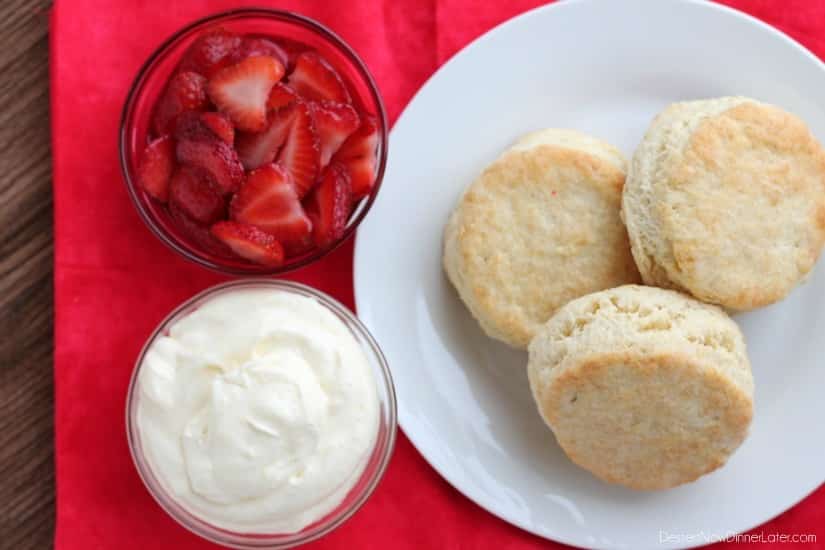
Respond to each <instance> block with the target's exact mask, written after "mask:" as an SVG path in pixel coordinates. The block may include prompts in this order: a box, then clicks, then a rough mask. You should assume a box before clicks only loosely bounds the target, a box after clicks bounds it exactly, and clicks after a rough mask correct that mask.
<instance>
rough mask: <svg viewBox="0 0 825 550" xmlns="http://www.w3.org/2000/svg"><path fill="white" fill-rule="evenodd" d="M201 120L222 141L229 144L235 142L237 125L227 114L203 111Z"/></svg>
mask: <svg viewBox="0 0 825 550" xmlns="http://www.w3.org/2000/svg"><path fill="white" fill-rule="evenodd" d="M201 120H202V121H203V123H204V124H205V125H206V126H207V128H209V129H210V130H211V131H212V133H213V134H215V135H216V136H218V137H219V138H221V140H222V141H224V142H226V143H227V144H228V145H232V144H233V143H235V127H234V126H232V123H231V122H229V118H228V117H227V116H226V115H224V114H222V113H212V112H209V113H202V114H201Z"/></svg>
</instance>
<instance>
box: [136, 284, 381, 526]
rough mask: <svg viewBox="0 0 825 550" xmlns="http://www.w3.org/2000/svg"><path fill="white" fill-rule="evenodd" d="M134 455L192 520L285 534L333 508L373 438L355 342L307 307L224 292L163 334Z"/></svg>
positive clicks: (261, 292)
mask: <svg viewBox="0 0 825 550" xmlns="http://www.w3.org/2000/svg"><path fill="white" fill-rule="evenodd" d="M138 391H139V398H138V399H139V402H138V405H137V415H136V423H137V428H138V431H139V435H140V439H141V443H142V448H143V454H144V456H145V458H146V460H147V462H148V465H149V467H150V468H151V470H152V472H153V473H154V474H155V476H156V477H157V478H158V479H159V481H160V482H161V483H162V485H163V486H164V488H165V489H166V490H167V491H168V492H169V493H170V494H171V495H172V496H173V498H174V499H175V500H176V502H178V503H179V504H180V505H181V506H183V507H184V508H185V509H187V510H188V511H189V512H191V513H192V514H194V515H195V516H197V517H199V518H200V519H202V520H204V521H206V522H208V523H210V524H212V525H214V526H217V527H220V528H223V529H228V530H231V531H235V532H243V533H293V532H297V531H300V530H301V529H302V528H304V527H305V526H307V525H309V524H310V523H312V522H314V521H316V520H318V519H320V518H321V517H323V516H324V515H326V514H327V513H328V512H330V511H331V510H332V509H334V508H335V507H336V506H337V505H338V504H339V503H340V502H341V501H342V500H343V498H344V497H345V496H346V494H347V492H349V490H350V489H351V488H352V486H353V485H354V484H355V483H356V481H357V480H358V478H359V477H360V475H361V473H362V472H363V469H364V467H365V465H366V461H367V459H368V457H369V454H370V452H371V450H372V446H373V443H374V441H375V437H376V434H377V431H378V422H379V404H378V396H377V389H376V381H375V377H374V376H373V373H372V370H371V368H370V365H369V363H368V362H367V358H366V356H365V355H364V352H363V350H362V349H361V347H360V346H359V344H358V342H357V341H356V339H355V337H354V336H353V335H352V333H351V332H350V331H349V329H348V328H347V327H346V325H344V323H343V322H342V321H341V320H340V319H338V318H337V317H336V316H335V315H334V314H333V313H332V312H330V311H329V310H328V309H326V308H325V307H324V306H322V305H321V304H319V303H318V302H317V301H316V300H314V299H312V298H307V297H304V296H299V295H296V294H292V293H287V292H283V291H280V290H274V289H266V288H259V289H243V290H240V289H239V290H233V291H225V292H224V293H223V294H219V295H217V296H215V297H213V298H211V299H209V300H208V301H207V302H206V303H204V304H203V305H202V306H201V307H199V308H198V309H197V310H196V311H194V312H193V313H191V314H189V315H187V316H186V317H184V318H182V319H180V320H178V321H177V322H175V323H174V324H172V325H171V326H170V327H169V330H168V334H166V335H163V336H160V337H158V338H157V339H156V340H155V341H154V342H153V343H152V345H151V347H150V348H149V349H148V350H147V353H146V355H145V357H144V360H143V363H142V365H141V368H140V374H139V376H138Z"/></svg>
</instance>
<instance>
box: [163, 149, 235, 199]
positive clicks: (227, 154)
mask: <svg viewBox="0 0 825 550" xmlns="http://www.w3.org/2000/svg"><path fill="white" fill-rule="evenodd" d="M176 153H177V157H178V162H180V163H181V164H189V165H191V166H194V167H198V168H202V169H204V170H205V171H206V172H207V173H208V174H209V175H210V176H211V177H212V180H213V181H214V182H215V183H216V184H217V186H218V188H219V189H220V190H221V192H223V193H224V194H227V193H234V192H235V191H237V189H238V187H240V185H241V182H243V178H244V172H243V165H242V164H241V161H240V160H239V159H238V155H237V154H236V153H235V150H234V149H233V148H232V147H230V146H229V145H227V144H226V143H225V142H223V141H221V140H219V139H218V138H216V137H214V136H213V137H212V138H211V139H184V140H180V141H178V145H177V148H176Z"/></svg>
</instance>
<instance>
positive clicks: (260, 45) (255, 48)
mask: <svg viewBox="0 0 825 550" xmlns="http://www.w3.org/2000/svg"><path fill="white" fill-rule="evenodd" d="M260 55H268V56H269V57H274V58H275V59H277V60H278V61H279V62H280V63H281V65H283V66H284V67H286V66H287V63H288V62H289V57H288V56H287V53H286V52H285V51H284V49H283V48H282V47H280V46H279V45H278V44H276V43H275V42H273V41H272V40H267V39H266V38H258V37H254V36H245V37H243V38H241V45H240V46H239V47H238V49H237V50H235V51H234V52H233V53H232V56H231V61H232V63H233V64H234V63H238V62H239V61H243V60H244V59H246V58H247V57H256V56H260Z"/></svg>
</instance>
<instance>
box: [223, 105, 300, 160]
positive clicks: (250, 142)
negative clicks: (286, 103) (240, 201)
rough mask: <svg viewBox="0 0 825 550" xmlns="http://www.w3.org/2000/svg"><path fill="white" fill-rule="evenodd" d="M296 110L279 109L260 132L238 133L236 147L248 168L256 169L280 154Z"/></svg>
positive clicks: (289, 108)
mask: <svg viewBox="0 0 825 550" xmlns="http://www.w3.org/2000/svg"><path fill="white" fill-rule="evenodd" d="M294 114H295V110H294V109H293V108H292V107H286V108H284V109H280V110H278V111H277V112H276V113H275V114H274V115H273V116H272V117H271V120H270V121H269V122H268V123H267V126H266V127H265V128H264V129H263V130H262V131H260V132H258V133H255V134H249V133H244V132H239V133H238V138H237V139H236V140H235V149H236V150H237V151H238V157H239V158H240V159H241V162H242V163H243V165H244V168H246V169H247V170H254V169H255V168H258V167H259V166H263V165H265V164H269V163H271V162H272V161H273V160H275V157H276V156H277V155H278V151H279V150H280V148H281V146H282V145H283V144H284V142H285V141H286V138H287V137H288V136H289V129H290V128H291V125H292V119H293V118H294Z"/></svg>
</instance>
